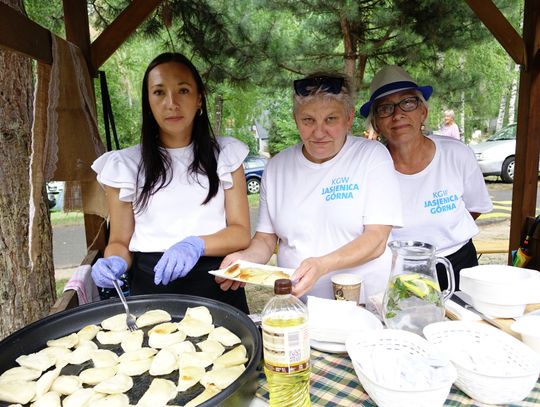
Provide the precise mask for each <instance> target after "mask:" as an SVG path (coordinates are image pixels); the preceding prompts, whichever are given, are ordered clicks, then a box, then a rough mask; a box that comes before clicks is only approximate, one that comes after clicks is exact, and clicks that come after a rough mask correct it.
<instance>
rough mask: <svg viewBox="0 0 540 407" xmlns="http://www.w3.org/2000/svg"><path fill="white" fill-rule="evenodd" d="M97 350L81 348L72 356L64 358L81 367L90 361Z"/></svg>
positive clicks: (72, 353)
mask: <svg viewBox="0 0 540 407" xmlns="http://www.w3.org/2000/svg"><path fill="white" fill-rule="evenodd" d="M94 351H95V349H93V348H89V347H87V346H82V347H80V348H77V349H75V350H74V351H73V352H71V353H70V354H68V355H66V356H64V360H65V361H66V362H68V363H70V364H72V365H80V364H82V363H84V362H86V361H87V360H90V358H91V355H92V352H94Z"/></svg>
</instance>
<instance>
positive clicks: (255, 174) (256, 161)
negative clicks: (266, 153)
mask: <svg viewBox="0 0 540 407" xmlns="http://www.w3.org/2000/svg"><path fill="white" fill-rule="evenodd" d="M265 166H266V158H263V157H257V156H247V157H246V159H245V160H244V172H245V174H246V184H247V191H248V194H258V193H259V191H260V190H261V179H262V175H263V172H264V167H265Z"/></svg>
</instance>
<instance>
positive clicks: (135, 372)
mask: <svg viewBox="0 0 540 407" xmlns="http://www.w3.org/2000/svg"><path fill="white" fill-rule="evenodd" d="M152 359H153V358H149V359H142V360H127V361H123V362H120V364H119V365H118V372H120V373H123V374H125V375H128V376H139V375H142V374H143V373H144V372H147V371H148V370H149V369H150V366H152Z"/></svg>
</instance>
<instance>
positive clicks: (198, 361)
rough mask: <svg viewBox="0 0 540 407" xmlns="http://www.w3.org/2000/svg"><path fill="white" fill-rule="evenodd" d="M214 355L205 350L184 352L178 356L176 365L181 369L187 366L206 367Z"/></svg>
mask: <svg viewBox="0 0 540 407" xmlns="http://www.w3.org/2000/svg"><path fill="white" fill-rule="evenodd" d="M214 359H215V357H214V355H212V354H211V353H206V352H185V353H183V354H182V356H181V357H180V363H179V364H178V366H179V367H180V369H183V368H185V367H188V366H200V367H207V366H210V365H211V364H212V362H213V361H214Z"/></svg>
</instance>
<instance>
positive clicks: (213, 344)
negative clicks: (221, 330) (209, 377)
mask: <svg viewBox="0 0 540 407" xmlns="http://www.w3.org/2000/svg"><path fill="white" fill-rule="evenodd" d="M212 332H213V331H212ZM197 346H198V347H199V349H200V350H202V351H203V352H207V353H212V354H214V355H215V357H216V358H217V357H218V356H221V355H222V354H223V352H225V348H224V347H223V345H222V344H221V343H219V342H218V341H213V340H211V339H207V340H205V341H202V342H199V343H198V344H197Z"/></svg>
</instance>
